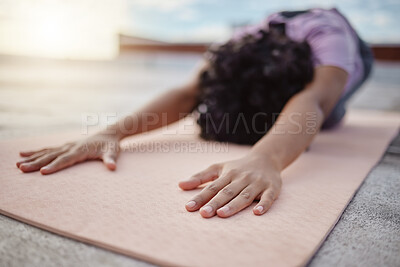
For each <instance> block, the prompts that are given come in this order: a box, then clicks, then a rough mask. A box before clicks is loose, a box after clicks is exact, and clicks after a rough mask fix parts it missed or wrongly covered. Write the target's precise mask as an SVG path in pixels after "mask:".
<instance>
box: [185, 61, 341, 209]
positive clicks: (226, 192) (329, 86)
mask: <svg viewBox="0 0 400 267" xmlns="http://www.w3.org/2000/svg"><path fill="white" fill-rule="evenodd" d="M347 76H348V75H347V72H346V71H344V70H342V69H340V68H337V67H334V66H321V67H318V68H316V70H315V76H314V79H313V82H312V83H310V84H309V85H308V86H307V87H306V88H305V89H304V90H302V91H301V92H300V93H298V94H296V95H295V96H293V97H292V98H291V99H290V100H289V101H288V103H287V104H286V105H285V107H284V109H283V110H282V112H281V113H280V115H279V116H278V118H277V120H276V122H275V124H274V126H273V127H272V128H271V129H270V130H269V131H268V133H267V134H266V135H265V136H264V137H263V138H262V139H261V140H259V141H258V142H257V143H256V144H255V145H254V146H253V148H252V149H251V151H250V153H249V154H248V155H246V156H245V157H243V158H240V159H237V160H233V161H228V162H224V163H218V164H214V165H212V166H210V167H209V168H207V169H206V170H204V171H202V172H200V173H198V174H196V175H194V176H192V177H191V178H189V179H188V180H186V181H182V182H180V183H179V186H180V187H181V188H182V189H184V190H191V189H195V188H197V187H198V186H199V185H201V184H203V183H206V182H210V181H212V183H210V184H209V185H207V186H206V187H205V188H204V189H203V190H202V191H201V192H200V193H199V194H197V195H196V196H195V197H194V198H193V199H192V200H190V201H189V202H188V203H187V204H186V209H187V210H188V211H195V210H198V209H200V208H201V209H200V214H201V215H202V216H203V217H212V216H214V215H215V214H217V215H218V216H220V217H229V216H232V215H233V214H235V213H237V212H239V211H240V210H242V209H244V208H246V207H247V206H249V205H251V203H252V202H253V201H254V200H258V199H259V200H260V201H259V203H258V204H257V205H256V206H255V207H254V209H253V212H254V214H255V215H261V214H264V213H265V212H266V211H267V210H268V209H269V207H270V206H271V205H272V203H273V201H274V200H275V199H276V198H277V197H278V195H279V192H280V188H281V184H282V181H281V175H280V173H281V172H282V171H283V170H284V169H285V168H286V167H287V166H289V165H290V164H291V163H292V162H293V161H294V160H295V159H296V158H297V157H298V156H299V155H300V154H301V153H302V152H303V151H304V150H305V149H306V148H307V147H308V146H309V144H310V143H311V141H312V139H313V138H314V136H315V135H316V134H317V133H318V132H319V129H320V127H321V125H322V123H323V121H324V119H325V118H326V117H327V116H328V115H329V113H330V112H331V110H332V109H333V107H334V106H335V104H336V103H337V101H338V100H339V98H340V96H341V94H342V92H343V90H344V86H345V84H346V81H347Z"/></svg>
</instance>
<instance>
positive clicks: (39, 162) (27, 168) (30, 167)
mask: <svg viewBox="0 0 400 267" xmlns="http://www.w3.org/2000/svg"><path fill="white" fill-rule="evenodd" d="M62 153H64V151H61V150H58V151H54V152H51V153H48V154H46V153H44V154H43V155H42V156H40V157H38V158H36V159H35V160H33V161H31V162H26V163H22V164H21V165H19V169H20V170H21V171H23V172H33V171H37V170H39V169H40V168H41V167H43V166H45V165H47V164H49V163H50V162H52V161H53V160H54V159H55V158H57V157H58V156H59V155H61V154H62Z"/></svg>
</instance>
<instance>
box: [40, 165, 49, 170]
mask: <svg viewBox="0 0 400 267" xmlns="http://www.w3.org/2000/svg"><path fill="white" fill-rule="evenodd" d="M40 169H41V170H44V171H47V170H48V169H49V167H47V166H44V167H42V168H40Z"/></svg>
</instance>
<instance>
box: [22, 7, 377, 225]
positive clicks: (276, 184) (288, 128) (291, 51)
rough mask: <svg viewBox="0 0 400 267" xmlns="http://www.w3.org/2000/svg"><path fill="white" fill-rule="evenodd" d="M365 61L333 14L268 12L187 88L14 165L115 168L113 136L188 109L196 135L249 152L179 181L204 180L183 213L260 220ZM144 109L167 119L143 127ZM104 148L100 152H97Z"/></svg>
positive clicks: (359, 45) (363, 73) (366, 66)
mask: <svg viewBox="0 0 400 267" xmlns="http://www.w3.org/2000/svg"><path fill="white" fill-rule="evenodd" d="M372 62H373V58H372V53H371V50H370V49H369V48H368V46H367V45H366V44H365V43H364V42H363V41H362V40H361V39H360V38H359V37H358V35H357V34H356V32H355V31H354V29H353V28H352V27H351V26H350V24H349V23H348V22H347V20H346V19H345V18H344V17H343V16H342V15H341V14H340V13H339V12H338V11H337V10H336V9H330V10H325V9H318V8H316V9H310V10H305V11H294V12H293V11H292V12H280V13H275V14H272V15H270V16H269V17H268V18H267V19H266V20H265V21H263V22H262V23H260V24H259V25H255V26H252V27H249V28H246V29H242V30H241V31H239V32H238V33H236V34H235V35H234V36H233V37H232V38H231V40H229V41H228V42H227V43H225V44H223V45H220V46H217V47H211V48H210V49H209V51H208V52H207V53H206V54H205V64H204V66H203V67H202V68H201V69H200V71H199V72H198V75H196V77H195V78H194V79H193V80H192V81H190V82H189V83H188V84H186V85H184V86H182V87H180V88H177V89H175V90H171V91H169V92H168V93H167V94H165V95H163V96H161V97H160V98H158V99H156V100H154V101H153V102H151V103H150V104H149V105H147V106H146V107H144V108H143V109H142V110H140V111H138V112H135V113H134V114H132V115H130V116H127V117H125V118H123V119H121V120H120V121H119V122H117V123H116V124H114V125H112V126H110V127H108V129H107V131H106V130H104V131H101V132H99V133H97V134H95V135H93V136H90V137H88V138H85V139H83V140H80V141H77V142H73V143H68V144H65V145H63V146H61V147H57V148H48V149H43V150H40V151H31V152H21V156H23V157H26V159H24V160H23V161H20V162H18V163H17V166H18V167H19V168H20V169H21V170H22V171H23V172H32V171H37V170H40V172H41V173H42V174H50V173H53V172H56V171H58V170H61V169H63V168H66V167H68V166H71V165H73V164H76V163H78V162H82V161H85V160H89V159H102V160H103V162H104V164H105V165H106V166H107V167H108V168H109V169H110V170H114V169H115V168H116V159H117V155H118V151H119V142H120V140H121V139H122V138H124V137H126V136H129V135H134V134H139V133H142V132H144V131H150V130H153V129H156V128H159V127H162V126H164V125H167V124H170V123H172V122H175V121H177V120H179V119H181V117H182V116H180V114H188V113H191V112H193V111H194V112H195V113H196V114H197V116H198V124H199V125H200V127H201V136H202V137H203V138H205V139H211V140H218V141H230V142H235V143H241V144H252V145H253V147H252V149H251V150H250V152H249V153H248V154H247V155H245V156H243V157H242V158H239V159H236V160H233V161H227V162H222V163H216V164H214V165H212V166H210V167H209V168H207V169H206V170H203V171H202V172H200V173H197V174H195V175H194V176H192V177H191V178H189V179H188V180H186V181H182V182H180V184H179V186H180V187H181V188H182V189H183V190H191V189H195V188H197V187H198V186H199V185H201V184H204V183H206V182H211V183H210V184H209V185H207V186H206V187H205V188H204V189H203V190H202V191H201V192H200V193H199V194H197V195H196V196H195V197H193V198H192V199H191V200H190V201H189V202H188V203H187V204H186V209H187V210H188V211H196V210H200V214H201V215H202V216H203V217H206V218H208V217H212V216H214V215H218V216H220V217H229V216H232V215H233V214H235V213H237V212H239V211H240V210H242V209H244V208H245V207H247V206H249V205H250V204H251V203H252V202H253V201H254V200H259V202H258V204H257V205H256V206H255V207H254V209H253V213H254V214H255V215H261V214H264V213H265V212H266V211H267V210H268V209H269V207H270V206H271V205H272V203H273V201H274V200H275V199H276V198H277V197H278V195H279V192H280V189H281V184H282V182H281V172H282V171H283V170H284V169H285V168H286V167H287V166H288V165H289V164H291V163H292V162H293V161H294V160H295V159H296V158H297V157H298V156H299V155H300V154H301V153H302V152H303V151H304V150H305V149H306V148H307V147H308V146H309V144H310V143H311V141H312V139H313V138H314V136H315V135H316V134H317V133H318V131H319V130H320V129H321V128H322V129H327V128H331V127H334V126H336V125H337V124H339V123H340V121H341V120H342V118H343V116H344V114H345V103H346V101H347V100H348V98H349V97H350V96H351V95H352V94H353V93H354V92H355V91H356V90H357V89H358V88H359V87H360V86H361V84H362V83H363V82H364V81H365V80H366V79H367V77H368V75H369V73H370V70H371V66H372ZM148 113H152V114H153V115H156V116H158V117H161V116H162V115H163V114H167V116H166V120H158V121H157V123H151V124H147V123H146V120H145V119H144V116H141V115H142V114H148ZM272 126H274V127H275V128H272ZM278 127H279V130H277V129H278ZM122 129H123V130H122ZM110 132H112V134H110ZM104 146H106V147H107V148H108V149H107V150H104V149H99V148H100V147H104Z"/></svg>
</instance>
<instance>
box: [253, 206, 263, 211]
mask: <svg viewBox="0 0 400 267" xmlns="http://www.w3.org/2000/svg"><path fill="white" fill-rule="evenodd" d="M263 209H264V208H263V206H257V207H256V208H255V210H257V211H259V212H262V211H263Z"/></svg>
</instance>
